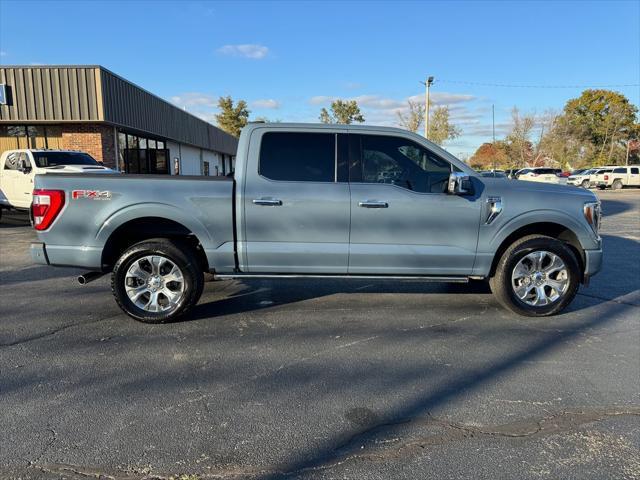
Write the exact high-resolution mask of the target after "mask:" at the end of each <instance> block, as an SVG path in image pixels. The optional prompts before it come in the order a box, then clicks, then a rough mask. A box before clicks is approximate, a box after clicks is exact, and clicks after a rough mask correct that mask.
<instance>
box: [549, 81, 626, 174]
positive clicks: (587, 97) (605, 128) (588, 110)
mask: <svg viewBox="0 0 640 480" xmlns="http://www.w3.org/2000/svg"><path fill="white" fill-rule="evenodd" d="M637 113H638V108H637V107H636V106H635V105H633V104H631V103H630V102H629V100H628V99H627V98H626V97H625V96H624V95H622V94H621V93H618V92H613V91H611V90H585V91H584V92H582V95H580V97H578V98H574V99H571V100H569V101H568V102H567V104H566V105H565V107H564V115H563V117H564V118H562V119H561V122H562V123H563V124H564V125H565V128H566V129H567V131H568V134H569V136H571V137H573V138H574V139H575V140H578V141H580V142H581V143H582V145H583V146H584V147H585V148H588V147H589V146H591V147H592V148H591V150H592V158H591V159H590V160H591V161H592V162H595V163H597V164H600V165H603V164H610V163H622V161H623V160H624V157H625V156H626V142H627V141H628V140H629V139H633V138H634V136H635V135H636V134H637V133H636V132H637V128H638V127H637V125H638V124H637V120H636V114H637Z"/></svg>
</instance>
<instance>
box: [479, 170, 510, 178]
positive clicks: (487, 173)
mask: <svg viewBox="0 0 640 480" xmlns="http://www.w3.org/2000/svg"><path fill="white" fill-rule="evenodd" d="M478 173H479V174H480V175H482V176H483V177H493V178H507V175H506V174H505V173H504V172H503V171H502V170H481V171H479V172H478Z"/></svg>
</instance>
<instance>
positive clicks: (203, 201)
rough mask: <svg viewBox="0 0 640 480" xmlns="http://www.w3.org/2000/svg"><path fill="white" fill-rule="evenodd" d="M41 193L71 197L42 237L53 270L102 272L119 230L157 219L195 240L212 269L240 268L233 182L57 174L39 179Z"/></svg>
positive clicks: (186, 178)
mask: <svg viewBox="0 0 640 480" xmlns="http://www.w3.org/2000/svg"><path fill="white" fill-rule="evenodd" d="M35 188H36V189H49V190H64V192H65V205H64V210H63V211H62V213H61V214H60V215H58V217H57V218H56V220H55V221H54V223H53V224H52V225H51V227H50V228H49V229H48V230H46V231H43V232H38V233H39V237H40V239H41V240H42V241H43V242H44V244H45V245H46V246H45V247H44V248H45V249H46V252H45V256H46V258H47V260H48V262H49V263H51V264H57V265H68V266H82V267H89V268H96V269H99V268H102V266H103V265H102V264H103V259H102V251H103V249H104V247H105V245H106V244H107V242H108V241H109V238H110V237H111V235H112V234H113V233H114V232H115V231H116V230H117V229H119V228H123V227H124V226H125V225H127V223H128V222H132V221H135V222H146V225H149V226H150V227H152V226H153V222H154V221H155V220H154V219H157V221H163V222H167V221H169V222H175V223H176V224H178V225H179V226H182V227H184V228H185V229H187V230H188V231H189V232H191V233H192V234H193V235H195V236H196V237H197V239H198V241H199V242H200V244H201V245H202V247H203V249H204V251H205V253H206V255H207V259H208V261H209V265H211V266H215V267H216V268H218V269H220V270H221V271H225V270H233V268H234V267H235V258H234V244H233V240H234V231H233V228H234V227H233V192H234V180H233V179H232V178H227V177H202V176H167V175H97V174H96V175H92V174H56V175H38V176H36V178H35ZM74 192H75V193H74ZM143 219H144V220H143ZM160 219H162V220H160Z"/></svg>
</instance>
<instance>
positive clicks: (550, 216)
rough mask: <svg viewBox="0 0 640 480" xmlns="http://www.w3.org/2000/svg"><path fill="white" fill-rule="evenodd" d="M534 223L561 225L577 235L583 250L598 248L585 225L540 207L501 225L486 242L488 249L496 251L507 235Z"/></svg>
mask: <svg viewBox="0 0 640 480" xmlns="http://www.w3.org/2000/svg"><path fill="white" fill-rule="evenodd" d="M535 223H555V224H557V225H561V226H563V227H564V228H566V229H568V230H570V231H571V232H572V233H573V234H574V235H575V236H576V237H577V239H578V241H579V242H580V246H581V247H582V248H583V250H590V249H597V248H599V246H598V244H597V241H596V239H595V236H594V234H593V233H592V232H591V231H588V230H586V228H585V226H584V225H582V224H581V223H580V222H579V221H578V220H576V219H575V218H574V217H571V216H570V215H568V214H567V213H565V212H562V211H559V210H550V209H540V210H532V211H528V212H525V213H522V214H521V215H518V216H516V217H514V218H512V219H510V220H509V221H508V222H506V223H505V224H504V225H502V226H501V227H500V229H499V230H498V231H496V232H495V233H494V235H493V237H492V238H491V240H490V241H489V242H488V245H487V249H488V251H493V252H496V251H497V250H498V249H499V248H500V246H501V245H502V243H503V242H504V241H505V240H506V239H507V238H508V237H509V235H511V234H512V233H514V232H515V231H516V230H518V229H520V228H523V227H526V226H527V225H532V224H535Z"/></svg>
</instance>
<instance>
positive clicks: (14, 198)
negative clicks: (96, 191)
mask: <svg viewBox="0 0 640 480" xmlns="http://www.w3.org/2000/svg"><path fill="white" fill-rule="evenodd" d="M49 173H115V171H114V170H112V169H110V168H107V167H104V166H102V165H101V164H100V163H99V162H97V161H96V160H95V159H94V158H93V157H92V156H91V155H89V154H88V153H84V152H78V151H73V150H27V149H22V150H7V151H5V152H3V153H2V155H1V156H0V213H1V212H2V209H3V208H16V209H28V208H29V207H30V206H31V200H32V194H33V179H34V178H35V176H36V175H42V174H49Z"/></svg>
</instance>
